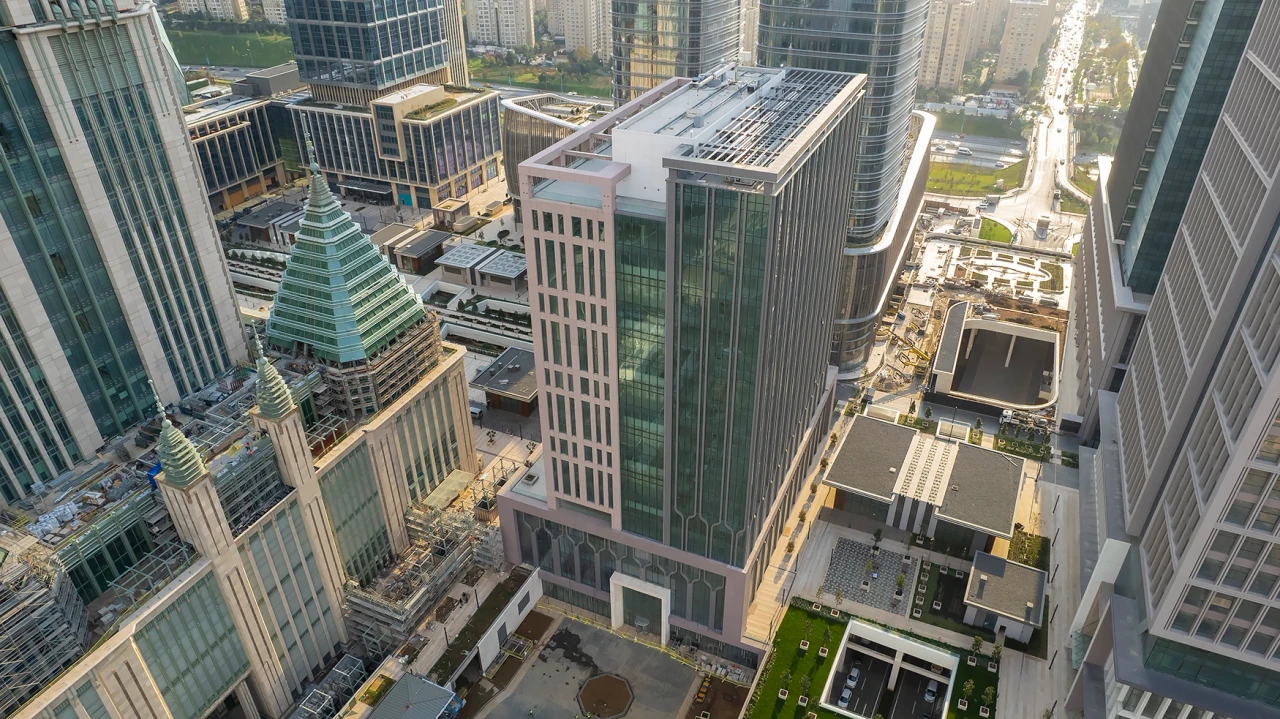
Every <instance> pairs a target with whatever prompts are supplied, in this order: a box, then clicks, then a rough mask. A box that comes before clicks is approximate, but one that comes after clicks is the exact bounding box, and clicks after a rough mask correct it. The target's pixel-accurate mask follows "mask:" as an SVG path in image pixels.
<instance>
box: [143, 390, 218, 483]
mask: <svg viewBox="0 0 1280 719" xmlns="http://www.w3.org/2000/svg"><path fill="white" fill-rule="evenodd" d="M151 393H152V396H154V397H155V398H156V409H157V410H158V411H159V412H160V417H161V418H162V421H161V422H160V443H159V446H158V447H157V450H158V452H159V454H160V469H162V470H164V481H165V483H166V484H171V485H173V486H175V487H185V486H187V485H189V484H191V483H192V482H194V481H196V480H197V479H200V478H201V477H203V476H204V474H205V471H206V470H205V466H204V460H203V459H202V458H201V457H200V452H199V451H198V450H196V448H195V445H193V444H191V440H189V439H187V435H185V434H183V433H182V430H180V429H178V428H177V427H174V426H173V422H170V421H169V418H168V417H167V416H166V415H165V412H164V405H163V404H161V402H160V397H159V396H158V395H156V394H155V387H152V388H151Z"/></svg>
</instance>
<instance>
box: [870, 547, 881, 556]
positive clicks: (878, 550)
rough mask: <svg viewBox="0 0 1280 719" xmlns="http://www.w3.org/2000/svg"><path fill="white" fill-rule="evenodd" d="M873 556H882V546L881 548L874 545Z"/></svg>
mask: <svg viewBox="0 0 1280 719" xmlns="http://www.w3.org/2000/svg"><path fill="white" fill-rule="evenodd" d="M871 556H873V557H878V556H880V548H879V547H872V548H871Z"/></svg>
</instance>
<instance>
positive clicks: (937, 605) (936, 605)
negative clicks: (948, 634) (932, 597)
mask: <svg viewBox="0 0 1280 719" xmlns="http://www.w3.org/2000/svg"><path fill="white" fill-rule="evenodd" d="M940 609H942V602H934V603H933V611H935V612H936V611H939V610H940Z"/></svg>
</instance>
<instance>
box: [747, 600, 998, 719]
mask: <svg viewBox="0 0 1280 719" xmlns="http://www.w3.org/2000/svg"><path fill="white" fill-rule="evenodd" d="M853 617H856V615H851V614H849V613H846V612H841V613H840V619H839V620H835V619H834V618H833V617H831V616H830V615H829V614H819V613H818V612H815V611H813V610H812V609H810V608H809V604H808V603H807V602H804V601H803V600H798V599H793V600H792V603H791V606H790V607H789V608H788V609H787V613H786V615H784V616H783V618H782V624H781V625H780V626H779V627H778V632H777V634H775V635H774V638H773V654H772V657H771V658H770V660H769V662H768V663H767V664H766V665H765V666H764V667H763V668H762V669H761V671H763V672H765V674H764V676H763V677H762V678H761V679H760V681H759V683H758V684H757V685H756V692H755V694H754V695H753V696H752V698H751V703H749V704H748V706H747V713H746V716H748V717H750V719H805V717H806V716H807V715H808V713H809V712H813V713H814V714H816V715H817V716H818V717H819V719H840V718H839V716H838V715H837V714H835V713H834V712H830V711H827V710H825V709H823V708H822V707H820V706H818V699H819V697H818V696H817V693H818V692H820V691H821V689H822V685H823V684H824V683H826V680H827V675H828V674H829V673H830V671H831V666H832V664H831V663H832V661H833V660H834V659H835V657H836V654H837V649H838V648H839V646H840V639H841V638H842V637H843V636H844V630H845V627H846V625H847V623H848V620H849V619H850V618H853ZM859 620H860V621H863V622H866V623H867V624H872V625H876V626H879V627H881V628H882V629H885V630H887V631H891V632H894V633H895V634H900V635H902V636H906V637H910V638H912V639H914V640H916V641H919V642H922V643H924V644H929V645H932V646H936V647H940V648H942V649H944V650H946V651H949V652H952V653H954V654H957V655H959V657H960V664H959V667H958V668H957V669H956V674H955V676H954V677H952V679H953V681H954V683H955V689H953V690H952V693H951V704H950V706H949V708H948V710H947V716H949V717H957V718H958V719H966V718H967V717H974V719H977V717H978V706H979V705H981V704H982V693H983V692H984V691H985V690H986V688H987V687H993V688H994V689H995V690H996V691H999V683H1000V675H999V673H998V672H992V671H989V670H988V669H987V659H988V657H985V656H979V657H978V659H977V664H976V666H972V667H971V666H969V665H968V657H969V654H970V652H969V651H968V650H967V649H962V648H959V647H953V646H950V645H948V644H945V643H943V642H939V641H937V640H935V639H929V638H927V637H921V636H918V635H915V634H912V633H911V632H906V631H902V630H900V629H896V628H893V627H886V626H884V625H881V624H879V623H878V622H874V621H871V620H868V619H862V618H859ZM827 628H830V630H831V638H830V641H829V642H828V641H825V640H824V639H823V632H824V630H826V629H827ZM968 629H972V627H968ZM806 631H807V632H808V634H807V637H808V639H809V649H808V651H805V652H802V651H800V640H801V639H804V638H805V637H806ZM968 633H969V634H970V635H972V634H973V632H972V631H970V632H968ZM821 646H826V647H827V649H828V651H829V654H828V655H827V657H826V658H825V659H823V658H821V657H819V656H818V648H819V647H821ZM804 677H809V682H810V686H809V690H808V691H809V699H810V703H809V706H807V707H801V706H800V705H799V697H800V691H801V687H802V682H803V680H804ZM784 678H785V679H789V681H785V682H784V681H783V680H784ZM970 680H972V681H973V694H972V695H971V696H970V697H969V709H968V710H967V711H960V709H959V707H958V706H957V705H958V702H959V700H960V699H961V698H962V696H963V694H962V692H963V688H964V685H965V682H967V681H970ZM784 687H785V688H786V689H787V691H788V692H789V693H788V696H787V698H786V699H785V700H782V699H779V698H778V690H779V689H782V688H784ZM892 696H893V693H892V692H886V693H885V697H884V698H883V699H882V701H881V703H880V706H879V707H877V711H878V712H879V713H881V714H883V715H884V716H888V715H889V711H890V707H891V705H892ZM998 702H999V700H998V699H997V700H996V701H993V702H992V703H991V704H990V705H989V706H990V708H991V716H992V717H995V716H998V715H997V714H996V704H997V703H998Z"/></svg>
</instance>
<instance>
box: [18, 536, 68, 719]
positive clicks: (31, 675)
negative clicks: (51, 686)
mask: <svg viewBox="0 0 1280 719" xmlns="http://www.w3.org/2000/svg"><path fill="white" fill-rule="evenodd" d="M0 557H6V558H5V561H4V562H3V564H0V716H7V715H8V714H10V713H11V712H12V711H13V710H14V709H16V708H17V707H18V706H20V705H21V704H22V703H23V702H25V701H26V700H27V699H29V698H30V697H31V696H33V695H34V694H35V693H36V692H38V691H40V689H41V687H43V686H44V685H45V684H46V683H48V682H50V681H52V680H53V679H54V678H55V677H56V676H57V675H58V674H59V673H60V672H61V671H62V670H63V669H64V668H65V667H66V666H68V665H70V664H71V663H72V662H74V661H75V660H76V659H77V658H78V657H79V656H80V655H81V654H82V653H83V651H84V647H85V642H86V640H87V639H88V626H87V617H86V611H85V606H84V603H83V602H81V601H80V597H79V596H78V595H77V594H76V591H75V588H74V587H73V586H72V584H71V582H70V580H68V579H67V575H66V572H64V571H62V569H61V567H60V565H59V564H58V562H57V560H56V557H54V556H53V554H52V553H51V552H50V551H49V550H48V549H47V548H46V547H43V546H41V545H40V544H39V542H38V541H37V540H36V539H35V538H34V537H32V536H30V535H26V534H22V533H19V532H5V533H3V534H0Z"/></svg>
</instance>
